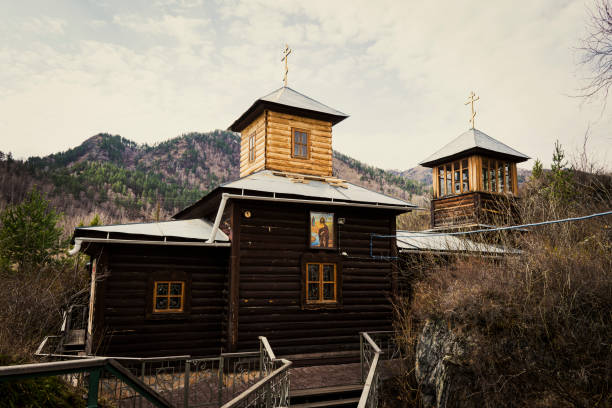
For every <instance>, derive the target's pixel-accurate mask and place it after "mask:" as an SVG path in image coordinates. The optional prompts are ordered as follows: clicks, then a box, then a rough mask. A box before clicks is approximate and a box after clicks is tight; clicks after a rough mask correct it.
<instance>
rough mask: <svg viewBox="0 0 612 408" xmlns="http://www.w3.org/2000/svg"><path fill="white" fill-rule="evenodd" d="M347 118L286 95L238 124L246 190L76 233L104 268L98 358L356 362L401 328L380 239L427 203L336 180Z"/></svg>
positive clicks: (98, 277) (97, 309) (93, 294)
mask: <svg viewBox="0 0 612 408" xmlns="http://www.w3.org/2000/svg"><path fill="white" fill-rule="evenodd" d="M346 118H347V115H346V114H344V113H342V112H340V111H338V110H336V109H333V108H330V107H329V106H326V105H324V104H322V103H320V102H318V101H316V100H314V99H312V98H309V97H307V96H305V95H303V94H301V93H299V92H297V91H295V90H293V89H291V88H289V87H287V86H283V87H282V88H280V89H277V90H276V91H274V92H272V93H270V94H268V95H266V96H264V97H261V98H259V99H257V100H256V101H255V102H254V103H253V104H252V105H251V106H250V107H249V108H248V109H247V110H246V111H245V112H244V113H243V114H242V115H240V116H239V117H238V119H236V121H235V122H234V123H232V125H231V126H230V127H229V129H230V130H232V131H235V132H240V134H241V141H242V142H241V155H240V177H241V178H240V179H238V180H236V181H233V182H230V183H227V184H225V185H222V186H220V187H218V188H216V189H215V190H213V191H212V192H211V193H209V194H207V195H206V196H205V197H203V198H202V199H201V200H199V201H198V202H196V203H195V204H193V205H191V206H190V207H188V208H185V209H184V210H182V211H180V212H179V213H178V214H176V215H175V216H174V217H173V218H174V219H173V220H171V221H167V222H158V223H146V224H129V225H108V226H97V227H82V228H76V230H75V234H74V241H75V248H74V249H73V250H72V252H73V253H76V252H77V251H81V252H83V253H85V254H87V255H89V256H90V257H91V259H92V271H91V273H92V286H91V290H90V305H89V320H88V324H87V334H86V340H87V341H86V344H87V347H86V352H87V353H89V354H97V355H113V356H141V357H145V356H162V355H180V354H190V355H192V356H210V355H218V354H219V352H220V351H242V350H253V349H256V348H257V344H258V343H257V341H258V340H257V338H258V337H257V336H266V337H267V338H268V340H269V341H270V344H271V345H272V347H273V349H274V350H275V351H276V352H277V354H278V355H281V356H287V357H289V358H292V359H296V360H303V361H306V362H307V361H317V360H321V359H325V360H326V361H330V359H332V360H334V361H349V360H354V359H355V358H356V356H357V355H358V350H359V332H361V331H377V330H390V329H391V328H392V308H391V302H390V297H391V296H393V293H394V291H395V290H396V288H395V285H394V279H393V275H394V270H393V268H392V263H391V261H390V260H389V259H390V258H391V257H394V256H396V255H397V246H396V243H395V240H393V239H378V240H372V239H371V236H372V234H379V235H394V234H395V232H396V227H395V226H396V216H397V215H399V214H401V213H405V212H408V211H411V210H412V209H413V208H414V206H413V205H411V204H410V203H408V202H406V201H403V200H399V199H396V198H392V197H389V196H386V195H384V194H380V193H378V192H374V191H370V190H368V189H365V188H363V187H360V186H357V185H354V184H351V183H348V182H346V181H344V180H340V179H338V178H336V177H334V176H333V167H332V128H333V126H334V125H336V124H338V123H339V122H341V121H342V120H344V119H346ZM434 162H435V163H437V161H434ZM436 165H437V164H436Z"/></svg>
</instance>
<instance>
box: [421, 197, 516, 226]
mask: <svg viewBox="0 0 612 408" xmlns="http://www.w3.org/2000/svg"><path fill="white" fill-rule="evenodd" d="M515 200H517V198H516V197H511V196H507V195H503V194H490V193H484V192H472V193H466V194H459V195H456V196H451V197H444V198H438V199H435V200H432V216H431V221H432V228H441V227H453V226H463V225H465V226H467V225H475V224H491V225H500V224H506V223H511V222H514V221H516V211H515V205H514V201H515Z"/></svg>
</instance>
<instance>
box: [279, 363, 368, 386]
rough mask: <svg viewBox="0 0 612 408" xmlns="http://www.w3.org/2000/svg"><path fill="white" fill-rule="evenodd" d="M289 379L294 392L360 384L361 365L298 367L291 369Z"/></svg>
mask: <svg viewBox="0 0 612 408" xmlns="http://www.w3.org/2000/svg"><path fill="white" fill-rule="evenodd" d="M289 378H290V381H291V390H292V391H295V390H304V389H307V388H321V387H334V386H338V385H349V384H359V383H360V382H361V365H360V364H359V363H353V364H336V365H322V366H311V367H297V368H292V369H291V371H290V373H289Z"/></svg>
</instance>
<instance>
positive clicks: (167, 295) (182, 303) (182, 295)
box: [153, 280, 185, 313]
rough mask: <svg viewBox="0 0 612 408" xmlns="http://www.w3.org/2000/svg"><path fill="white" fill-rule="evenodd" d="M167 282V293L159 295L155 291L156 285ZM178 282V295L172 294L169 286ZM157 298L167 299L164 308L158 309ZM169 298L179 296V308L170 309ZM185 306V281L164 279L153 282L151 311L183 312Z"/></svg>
mask: <svg viewBox="0 0 612 408" xmlns="http://www.w3.org/2000/svg"><path fill="white" fill-rule="evenodd" d="M163 284H167V285H168V293H167V294H166V295H159V294H158V293H157V292H158V290H157V287H158V286H159V285H163ZM176 284H180V285H181V293H180V295H174V296H173V295H172V293H171V288H172V285H176ZM159 298H167V299H168V307H167V308H166V309H158V308H157V299H159ZM170 298H180V300H181V303H180V306H181V307H180V308H178V309H172V308H170ZM184 308H185V281H182V280H177V281H166V280H156V281H154V282H153V313H183V310H184Z"/></svg>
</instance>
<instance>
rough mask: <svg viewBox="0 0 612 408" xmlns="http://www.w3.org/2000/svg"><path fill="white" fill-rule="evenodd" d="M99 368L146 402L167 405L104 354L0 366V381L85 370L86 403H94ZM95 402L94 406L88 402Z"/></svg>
mask: <svg viewBox="0 0 612 408" xmlns="http://www.w3.org/2000/svg"><path fill="white" fill-rule="evenodd" d="M102 371H107V372H109V373H111V374H113V375H114V376H116V377H117V378H119V379H120V380H122V381H123V382H125V383H126V384H127V385H128V386H130V387H131V388H132V389H133V390H134V391H136V392H138V393H139V394H140V395H142V396H143V397H144V398H146V399H147V400H148V401H149V402H150V403H152V404H153V405H155V406H157V407H163V408H165V407H171V405H170V403H169V402H168V401H167V400H166V399H165V398H164V397H162V396H161V395H160V394H159V393H157V392H156V391H155V390H153V389H151V388H149V387H148V386H147V385H146V384H145V383H144V382H142V381H141V380H140V379H139V378H138V377H136V376H135V375H134V374H132V373H131V372H130V371H128V370H127V369H126V368H125V367H123V366H122V365H121V364H120V363H119V362H117V361H115V360H114V359H112V358H108V357H95V358H88V359H82V360H70V361H53V362H48V363H33V364H22V365H16V366H5V367H0V382H5V381H14V380H20V379H24V378H32V377H49V376H55V375H66V374H73V373H82V372H88V373H89V374H90V376H89V380H90V384H89V393H88V394H89V395H88V406H97V398H98V381H99V380H100V374H101V372H102ZM92 404H95V405H92Z"/></svg>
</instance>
